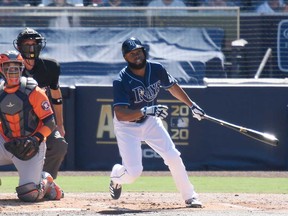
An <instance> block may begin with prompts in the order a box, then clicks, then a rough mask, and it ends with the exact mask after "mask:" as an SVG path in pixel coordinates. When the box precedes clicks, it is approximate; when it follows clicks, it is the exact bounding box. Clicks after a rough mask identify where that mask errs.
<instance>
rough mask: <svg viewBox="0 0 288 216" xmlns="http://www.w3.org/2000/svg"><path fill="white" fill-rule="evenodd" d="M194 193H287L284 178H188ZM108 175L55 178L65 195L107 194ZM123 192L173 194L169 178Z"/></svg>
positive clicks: (8, 185) (8, 180) (9, 188)
mask: <svg viewBox="0 0 288 216" xmlns="http://www.w3.org/2000/svg"><path fill="white" fill-rule="evenodd" d="M1 180H2V186H1V187H0V193H13V192H15V187H16V186H17V184H18V177H17V176H3V177H1ZM190 180H191V182H192V183H193V185H194V186H195V189H196V191H197V192H198V193H275V194H277V193H284V194H286V193H288V179H287V178H266V177H265V178H264V177H208V176H196V177H190ZM109 181H110V179H109V176H59V177H58V178H57V180H56V182H57V183H58V184H59V185H60V186H61V187H62V188H63V190H64V191H65V192H77V193H80V192H108V185H109ZM123 188H124V190H125V191H126V192H129V191H130V192H176V187H175V185H174V182H173V179H172V177H171V176H157V177H156V176H141V177H140V178H138V179H137V180H136V182H134V183H133V184H130V185H124V186H123Z"/></svg>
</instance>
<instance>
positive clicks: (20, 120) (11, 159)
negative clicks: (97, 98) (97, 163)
mask: <svg viewBox="0 0 288 216" xmlns="http://www.w3.org/2000/svg"><path fill="white" fill-rule="evenodd" d="M23 69H24V63H23V58H22V56H21V55H20V54H19V53H18V52H16V51H7V52H5V53H2V54H0V72H1V75H2V77H3V79H4V80H2V81H1V82H0V121H1V122H0V166H1V165H7V164H14V165H15V167H16V169H17V171H18V174H19V186H18V187H16V192H17V196H18V198H19V199H20V200H22V201H25V202H36V201H39V200H42V199H43V198H47V199H51V200H60V199H61V198H62V197H63V196H64V193H63V191H62V190H61V188H60V187H59V186H58V185H57V184H56V183H55V182H54V180H53V178H52V176H51V175H50V174H49V173H47V172H42V170H43V164H44V159H45V152H46V143H45V140H46V137H47V136H49V135H50V133H51V131H53V130H54V129H55V127H56V125H55V120H54V117H53V111H52V108H51V106H50V103H49V100H48V98H47V96H46V94H45V92H44V91H43V90H42V89H40V88H39V87H38V86H37V82H36V81H35V80H34V79H33V78H25V77H22V76H21V75H22V71H23Z"/></svg>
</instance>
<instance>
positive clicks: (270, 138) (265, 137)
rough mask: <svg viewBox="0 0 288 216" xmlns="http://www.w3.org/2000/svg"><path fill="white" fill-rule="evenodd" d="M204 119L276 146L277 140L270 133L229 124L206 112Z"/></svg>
mask: <svg viewBox="0 0 288 216" xmlns="http://www.w3.org/2000/svg"><path fill="white" fill-rule="evenodd" d="M204 119H207V120H209V121H211V122H214V123H217V124H220V125H222V126H225V127H227V128H230V129H233V130H235V131H238V132H240V133H241V134H243V135H245V136H248V137H250V138H253V139H256V140H258V141H260V142H263V143H266V144H268V145H271V146H277V145H278V143H279V140H278V139H277V138H276V137H275V136H274V135H272V134H268V133H262V132H259V131H256V130H253V129H250V128H245V127H242V126H239V125H235V124H231V123H229V122H226V121H223V120H220V119H217V118H214V117H212V116H209V115H206V114H205V115H204Z"/></svg>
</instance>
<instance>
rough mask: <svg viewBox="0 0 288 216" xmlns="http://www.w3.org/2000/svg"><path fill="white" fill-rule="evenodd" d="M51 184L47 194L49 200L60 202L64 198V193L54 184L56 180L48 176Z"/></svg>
mask: <svg viewBox="0 0 288 216" xmlns="http://www.w3.org/2000/svg"><path fill="white" fill-rule="evenodd" d="M46 179H47V180H48V182H49V183H50V186H49V188H48V189H47V192H46V194H45V197H47V198H48V199H49V200H60V199H61V198H64V191H63V190H62V189H61V188H60V187H59V186H58V185H57V184H56V183H55V182H54V179H53V177H52V176H51V175H49V176H47V178H46Z"/></svg>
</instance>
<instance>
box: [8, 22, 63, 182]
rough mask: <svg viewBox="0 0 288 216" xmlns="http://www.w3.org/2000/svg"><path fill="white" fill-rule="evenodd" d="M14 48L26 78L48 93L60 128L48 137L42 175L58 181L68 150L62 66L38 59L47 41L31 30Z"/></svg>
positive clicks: (24, 32) (26, 30) (48, 60)
mask: <svg viewBox="0 0 288 216" xmlns="http://www.w3.org/2000/svg"><path fill="white" fill-rule="evenodd" d="M13 45H14V48H15V49H16V50H18V51H19V52H20V53H21V55H22V57H23V58H24V65H25V70H24V71H23V76H25V77H33V78H34V79H35V80H36V81H37V82H38V86H39V87H40V88H42V89H44V90H45V91H46V94H47V95H48V97H49V99H50V102H51V104H52V107H53V110H54V114H55V119H56V124H57V128H56V129H55V130H54V131H53V132H52V133H51V135H50V136H48V137H47V141H46V144H47V152H46V159H45V164H44V167H43V171H46V172H48V173H50V174H51V175H52V177H53V178H54V179H56V178H57V174H58V170H59V168H60V166H61V163H62V161H63V160H64V157H65V155H66V153H67V148H68V143H67V142H66V140H65V138H64V136H65V129H64V123H63V104H62V93H61V89H60V86H59V76H60V65H59V63H58V62H57V61H56V60H54V59H46V58H40V57H39V55H40V52H41V51H42V50H43V49H44V47H45V45H46V39H45V38H44V37H43V36H42V35H41V34H40V33H38V32H37V31H35V30H34V29H32V28H25V29H24V30H23V31H22V32H20V33H19V35H18V37H17V39H15V40H14V41H13Z"/></svg>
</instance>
